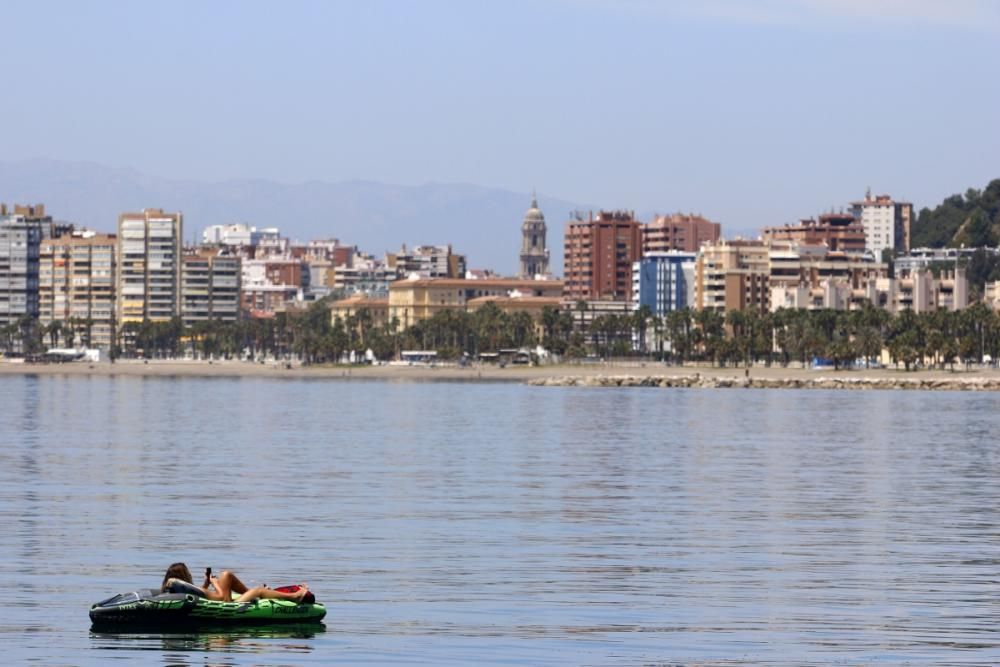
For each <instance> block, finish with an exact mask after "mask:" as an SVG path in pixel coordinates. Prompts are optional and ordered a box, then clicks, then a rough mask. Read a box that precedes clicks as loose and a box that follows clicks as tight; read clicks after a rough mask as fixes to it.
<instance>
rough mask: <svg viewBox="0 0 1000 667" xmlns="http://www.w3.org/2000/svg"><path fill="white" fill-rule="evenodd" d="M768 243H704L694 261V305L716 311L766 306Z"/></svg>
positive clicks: (768, 263)
mask: <svg viewBox="0 0 1000 667" xmlns="http://www.w3.org/2000/svg"><path fill="white" fill-rule="evenodd" d="M769 251H770V249H769V246H768V245H766V244H765V243H764V242H763V241H744V240H736V241H720V242H719V243H714V244H711V245H706V246H704V247H703V248H702V249H701V252H700V253H698V258H697V260H696V262H695V294H694V307H695V308H697V309H699V310H700V309H709V310H714V311H716V312H720V313H726V312H728V311H730V310H745V309H751V308H752V309H757V310H761V311H763V310H766V309H767V305H768V302H769V299H770V294H769V290H770V285H769V280H770V262H769V257H768V255H769Z"/></svg>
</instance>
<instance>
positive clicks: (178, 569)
mask: <svg viewBox="0 0 1000 667" xmlns="http://www.w3.org/2000/svg"><path fill="white" fill-rule="evenodd" d="M171 579H180V580H181V581H186V582H188V583H189V584H193V583H194V582H193V581H192V580H191V570H189V569H188V566H187V565H185V564H184V563H174V564H173V565H171V566H170V567H168V568H167V573H166V574H165V575H163V583H162V584H161V585H160V590H161V591H164V592H165V591H166V590H167V584H168V583H169V582H170V580H171Z"/></svg>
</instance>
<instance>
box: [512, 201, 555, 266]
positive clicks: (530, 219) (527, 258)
mask: <svg viewBox="0 0 1000 667" xmlns="http://www.w3.org/2000/svg"><path fill="white" fill-rule="evenodd" d="M548 273H549V251H548V250H546V249H545V216H544V215H542V212H541V211H540V210H538V199H537V198H536V197H535V195H534V194H532V195H531V208H529V209H528V212H527V213H525V214H524V222H522V223H521V271H520V273H519V274H518V275H519V277H521V278H524V279H529V280H530V279H532V278H534V277H535V276H545V275H548Z"/></svg>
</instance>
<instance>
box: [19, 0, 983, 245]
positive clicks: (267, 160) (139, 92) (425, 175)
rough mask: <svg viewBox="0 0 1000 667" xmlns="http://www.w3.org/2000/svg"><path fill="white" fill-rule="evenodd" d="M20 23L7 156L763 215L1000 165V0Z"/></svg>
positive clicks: (541, 6) (938, 187)
mask: <svg viewBox="0 0 1000 667" xmlns="http://www.w3.org/2000/svg"><path fill="white" fill-rule="evenodd" d="M0 25H2V26H3V28H4V30H3V35H4V42H3V45H2V47H0V49H2V51H0V53H2V55H0V74H2V77H0V80H2V82H3V88H4V93H5V95H4V101H3V104H0V131H2V134H3V140H2V141H0V158H3V159H19V158H28V157H51V158H60V159H74V160H88V161H95V162H100V163H104V164H109V165H113V166H128V167H134V168H136V169H138V170H140V171H144V172H148V173H152V174H156V175H161V176H169V177H178V178H194V179H205V180H224V179H229V178H238V177H262V178H269V179H275V180H281V181H286V182H296V181H303V180H313V179H318V180H328V181H339V180H348V179H366V180H378V181H385V182H391V183H400V184H420V183H425V182H428V181H438V182H463V183H475V184H480V185H487V186H499V187H504V188H510V189H513V190H518V191H529V190H530V189H531V188H532V187H536V188H538V190H539V192H541V193H543V194H544V193H548V194H549V195H550V196H559V197H563V198H566V199H569V200H572V201H580V202H586V203H591V204H595V205H597V206H603V207H608V208H634V209H637V210H640V211H648V210H661V211H669V210H685V211H688V210H690V211H696V212H697V211H700V212H703V213H704V214H706V215H708V216H710V217H713V218H715V219H719V220H721V221H722V222H723V223H724V224H725V225H726V226H727V227H738V228H751V227H757V226H759V225H762V224H768V223H780V222H788V221H791V220H793V219H795V218H797V217H800V216H806V215H811V214H815V213H817V212H820V211H821V210H823V209H828V208H829V207H830V206H831V205H836V206H841V205H845V204H846V202H847V201H849V200H850V199H852V198H857V197H859V196H860V195H862V194H863V192H864V189H865V187H866V186H867V185H871V186H872V187H873V189H874V190H876V191H878V192H889V193H891V194H893V195H895V196H896V197H897V198H908V199H910V200H912V201H914V203H916V204H917V205H925V204H933V203H936V202H938V201H939V200H940V199H941V198H942V197H943V196H945V195H948V194H950V193H953V192H959V191H964V190H965V189H966V188H967V187H969V186H977V187H982V186H983V185H985V184H986V182H987V181H988V180H990V179H992V178H996V177H1000V84H998V81H1000V69H998V65H1000V3H993V2H989V1H988V0H985V1H983V2H976V1H971V0H970V1H962V0H940V1H939V2H925V1H922V0H905V1H904V0H882V1H879V0H843V1H840V2H836V1H833V0H830V1H822V0H798V1H796V0H771V1H766V0H759V1H756V2H751V1H747V2H731V1H724V0H702V1H700V2H690V3H685V2H666V1H664V2H654V1H652V0H650V1H644V0H632V1H629V0H621V1H615V0H535V1H533V2H519V1H512V0H502V1H501V0H497V1H495V2H485V1H476V0H468V1H458V0H456V1H454V2H434V1H429V0H428V1H421V2H408V1H405V0H398V1H397V2H380V1H373V0H365V1H363V2H332V1H329V2H290V1H282V2H275V1H270V2H248V1H239V2H236V1H234V2H201V1H199V2H179V1H177V0H171V1H170V2H132V1H129V2H98V1H94V2H65V3H56V2H43V1H38V0H34V1H31V2H16V1H14V2H12V1H10V0H8V1H6V2H4V3H3V4H2V5H0ZM0 190H2V184H0ZM543 201H544V200H543ZM557 217H558V215H557ZM550 222H560V221H553V220H550Z"/></svg>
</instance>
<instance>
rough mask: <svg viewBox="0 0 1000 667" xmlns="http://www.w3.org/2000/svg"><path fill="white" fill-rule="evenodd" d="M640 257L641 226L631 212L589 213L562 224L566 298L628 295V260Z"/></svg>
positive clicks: (620, 297) (621, 297) (622, 297)
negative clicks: (587, 215) (564, 227)
mask: <svg viewBox="0 0 1000 667" xmlns="http://www.w3.org/2000/svg"><path fill="white" fill-rule="evenodd" d="M641 256H642V233H641V225H640V224H639V222H637V221H636V219H635V214H634V212H632V211H599V212H598V214H597V216H596V217H595V216H594V214H593V213H592V212H591V213H590V216H589V219H587V220H571V221H569V222H568V223H566V236H565V248H564V266H563V272H564V273H565V281H566V285H565V288H564V291H563V295H564V297H565V298H567V299H573V300H576V299H584V300H593V299H610V300H617V301H629V300H631V298H632V262H635V261H637V260H638V259H639V258H640V257H641Z"/></svg>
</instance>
